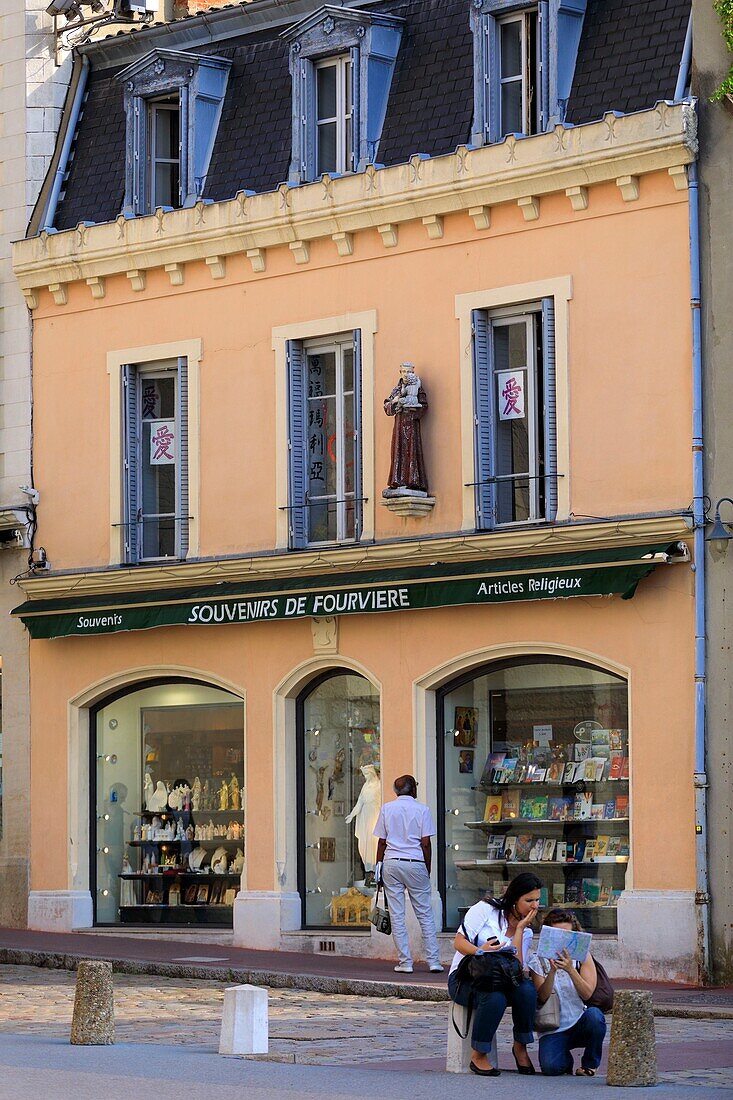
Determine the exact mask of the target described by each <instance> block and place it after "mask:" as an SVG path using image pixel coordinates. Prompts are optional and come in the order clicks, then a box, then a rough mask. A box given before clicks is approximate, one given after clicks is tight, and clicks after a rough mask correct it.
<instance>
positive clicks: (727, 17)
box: [710, 0, 733, 102]
mask: <svg viewBox="0 0 733 1100" xmlns="http://www.w3.org/2000/svg"><path fill="white" fill-rule="evenodd" d="M713 7H714V8H715V10H716V12H717V13H718V15H719V17H720V22H721V23H722V24H723V39H724V41H725V44H726V46H727V48H728V53H731V54H733V0H713ZM727 95H733V67H731V69H730V71H729V73H728V75H727V77H726V78H725V80H724V81H723V83H722V84H721V85H720V87H719V88H716V90H715V91H714V92H713V94H712V95H711V97H710V99H711V100H712V101H714V102H715V101H719V100H721V99H723V98H724V97H725V96H727Z"/></svg>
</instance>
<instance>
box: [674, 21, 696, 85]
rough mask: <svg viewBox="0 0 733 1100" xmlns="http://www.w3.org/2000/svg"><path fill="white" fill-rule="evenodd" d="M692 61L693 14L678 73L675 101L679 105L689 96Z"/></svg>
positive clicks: (688, 25) (686, 33)
mask: <svg viewBox="0 0 733 1100" xmlns="http://www.w3.org/2000/svg"><path fill="white" fill-rule="evenodd" d="M691 60H692V13H690V18H689V20H688V22H687V31H686V32H685V44H684V46H683V47H682V60H681V61H680V67H679V71H678V73H677V84H676V86H675V89H674V101H675V103H679V101H680V100H681V99H684V98H685V95H686V94H687V85H688V84H689V83H690V61H691Z"/></svg>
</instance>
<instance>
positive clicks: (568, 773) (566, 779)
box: [562, 760, 576, 783]
mask: <svg viewBox="0 0 733 1100" xmlns="http://www.w3.org/2000/svg"><path fill="white" fill-rule="evenodd" d="M575 767H576V765H575V764H574V762H573V761H572V760H568V762H567V764H566V765H565V772H564V774H563V777H562V781H563V783H572V782H573V781H574V779H575Z"/></svg>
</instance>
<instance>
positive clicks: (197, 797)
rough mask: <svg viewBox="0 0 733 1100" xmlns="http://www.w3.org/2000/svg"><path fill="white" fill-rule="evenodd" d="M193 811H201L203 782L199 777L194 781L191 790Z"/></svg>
mask: <svg viewBox="0 0 733 1100" xmlns="http://www.w3.org/2000/svg"><path fill="white" fill-rule="evenodd" d="M191 809H192V810H200V809H201V780H200V779H199V777H198V776H196V778H195V779H194V781H193V787H192V788H191Z"/></svg>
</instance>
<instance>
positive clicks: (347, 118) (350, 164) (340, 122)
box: [314, 53, 354, 176]
mask: <svg viewBox="0 0 733 1100" xmlns="http://www.w3.org/2000/svg"><path fill="white" fill-rule="evenodd" d="M314 67H315V70H316V96H315V101H316V110H315V136H316V174H317V175H319V176H320V175H323V173H324V171H329V169H323V168H322V167H321V163H320V161H321V152H320V144H321V143H320V136H321V135H320V131H321V127H322V126H326V125H330V124H331V123H334V122H335V123H336V167H335V168H334V169H332V170H331V171H333V172H337V173H339V174H340V175H344V174H345V173H347V172H353V171H354V128H353V122H354V98H353V96H354V79H353V78H354V74H353V65H352V60H351V55H350V54H348V53H344V54H337V55H335V56H334V57H327V58H325V59H324V60H323V61H318V62H317V63H316V65H315V66H314ZM331 68H335V69H336V114H335V115H334V116H332V117H330V118H321V115H320V109H319V103H318V73H319V72H320V71H321V70H323V69H331ZM349 72H351V104H349V99H348V92H347V90H348V86H349ZM349 122H350V123H351V148H349V142H348V140H347V129H348V127H347V124H348V123H349Z"/></svg>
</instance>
